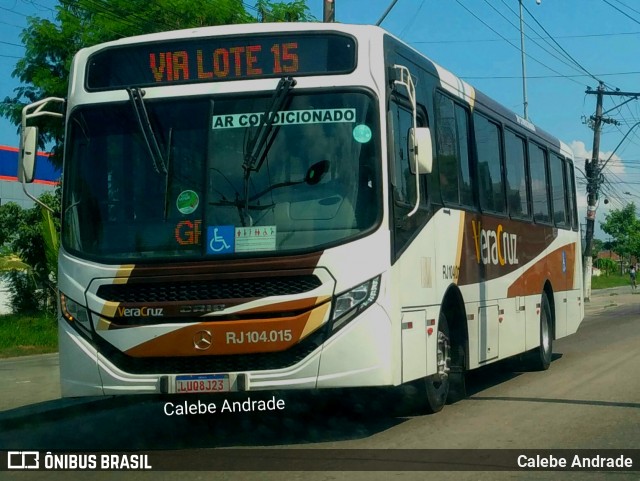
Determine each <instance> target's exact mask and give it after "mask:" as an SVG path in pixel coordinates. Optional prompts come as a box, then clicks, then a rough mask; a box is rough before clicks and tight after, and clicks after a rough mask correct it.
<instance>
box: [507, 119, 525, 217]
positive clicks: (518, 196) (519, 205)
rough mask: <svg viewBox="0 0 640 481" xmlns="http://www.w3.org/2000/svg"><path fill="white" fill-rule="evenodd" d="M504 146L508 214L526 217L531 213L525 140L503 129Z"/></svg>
mask: <svg viewBox="0 0 640 481" xmlns="http://www.w3.org/2000/svg"><path fill="white" fill-rule="evenodd" d="M504 146H505V148H504V151H505V161H506V167H507V186H506V187H507V202H508V204H509V214H511V216H513V217H516V218H528V217H530V215H531V214H530V212H529V191H528V189H527V175H526V172H527V164H526V156H525V152H526V144H525V140H524V138H522V137H520V136H519V135H517V134H516V133H515V132H512V131H511V130H508V129H505V131H504Z"/></svg>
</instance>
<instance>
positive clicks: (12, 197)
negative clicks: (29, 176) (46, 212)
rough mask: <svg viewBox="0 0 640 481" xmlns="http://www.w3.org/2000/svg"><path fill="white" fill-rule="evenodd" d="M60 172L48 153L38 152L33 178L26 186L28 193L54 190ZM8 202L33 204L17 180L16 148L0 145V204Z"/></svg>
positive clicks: (22, 204)
mask: <svg viewBox="0 0 640 481" xmlns="http://www.w3.org/2000/svg"><path fill="white" fill-rule="evenodd" d="M61 174H62V171H61V170H60V169H58V168H57V167H55V166H54V165H53V164H52V163H51V162H50V161H49V154H46V153H44V152H38V157H37V160H36V175H35V180H34V181H33V183H32V184H29V185H28V186H27V189H28V191H29V193H30V194H31V195H33V196H34V197H38V196H40V195H41V194H43V193H44V192H49V191H52V190H54V189H55V187H56V185H57V183H58V181H59V180H60V175H61ZM9 202H15V203H16V204H18V205H20V206H22V207H25V208H28V207H32V206H33V201H32V200H31V199H30V198H29V197H27V195H26V194H25V193H24V191H23V190H22V184H21V183H20V182H18V149H17V148H15V147H7V146H2V145H0V205H4V204H7V203H9Z"/></svg>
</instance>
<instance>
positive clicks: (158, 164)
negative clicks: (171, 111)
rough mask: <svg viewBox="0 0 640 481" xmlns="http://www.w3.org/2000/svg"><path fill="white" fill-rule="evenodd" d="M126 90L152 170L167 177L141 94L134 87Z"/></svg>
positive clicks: (164, 163)
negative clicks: (149, 157)
mask: <svg viewBox="0 0 640 481" xmlns="http://www.w3.org/2000/svg"><path fill="white" fill-rule="evenodd" d="M126 90H127V93H128V94H129V99H130V100H131V105H132V106H133V111H134V112H135V114H136V120H137V121H138V125H139V126H140V132H141V133H142V137H143V138H144V142H145V144H146V145H147V150H148V152H149V155H150V156H151V161H152V162H153V169H154V170H155V171H156V172H157V173H158V174H160V173H162V174H165V175H167V174H168V171H167V166H166V162H165V161H164V157H163V156H162V151H161V150H160V145H159V144H158V139H157V138H156V134H155V132H154V130H153V127H152V126H151V121H150V120H149V114H148V113H147V107H146V106H145V103H144V99H143V98H142V96H143V92H142V91H141V90H140V89H138V88H135V87H131V88H128V89H126Z"/></svg>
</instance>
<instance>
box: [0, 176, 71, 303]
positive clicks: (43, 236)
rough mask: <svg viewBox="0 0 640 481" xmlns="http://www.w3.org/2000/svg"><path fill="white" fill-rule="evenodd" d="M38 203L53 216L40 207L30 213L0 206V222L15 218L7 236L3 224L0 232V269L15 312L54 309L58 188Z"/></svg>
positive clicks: (16, 206)
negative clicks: (0, 240)
mask: <svg viewBox="0 0 640 481" xmlns="http://www.w3.org/2000/svg"><path fill="white" fill-rule="evenodd" d="M39 199H40V201H41V202H43V203H44V204H46V205H48V206H49V207H50V208H52V209H53V211H54V212H53V214H52V213H51V212H49V211H48V210H46V209H44V208H42V207H40V206H39V205H36V206H35V207H32V208H30V209H22V208H21V207H20V206H18V205H17V204H12V203H9V204H5V205H2V206H0V219H6V218H7V216H9V215H13V216H14V217H13V220H12V222H11V231H10V232H9V234H8V235H7V234H3V233H4V232H7V231H9V229H6V228H5V226H6V224H5V223H4V222H3V223H2V224H1V225H2V226H3V227H2V228H0V236H3V235H4V237H2V239H3V242H4V243H3V244H2V246H1V251H0V266H2V267H3V269H1V270H2V271H4V272H5V275H6V276H7V277H8V279H9V292H10V297H11V307H12V308H13V310H14V312H29V311H39V310H42V309H43V308H48V309H50V310H51V309H53V308H54V307H55V295H56V274H57V251H58V232H59V230H60V226H59V220H58V219H59V218H60V188H58V189H56V191H55V192H47V193H44V194H42V195H41V196H40V198H39ZM7 271H8V272H7Z"/></svg>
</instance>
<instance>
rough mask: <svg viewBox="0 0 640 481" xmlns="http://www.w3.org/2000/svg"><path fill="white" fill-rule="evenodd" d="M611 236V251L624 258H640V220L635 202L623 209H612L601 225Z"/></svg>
mask: <svg viewBox="0 0 640 481" xmlns="http://www.w3.org/2000/svg"><path fill="white" fill-rule="evenodd" d="M600 227H601V228H602V230H603V231H604V232H605V233H606V234H608V235H610V236H611V241H610V242H609V244H610V245H611V249H612V250H613V251H614V252H616V253H617V254H618V255H620V256H622V257H628V256H636V257H638V256H640V220H638V216H637V214H636V206H635V204H634V203H633V202H631V203H629V204H627V205H626V206H625V207H623V208H622V209H612V210H611V211H610V212H609V213H608V214H607V215H606V217H605V221H604V222H601V223H600Z"/></svg>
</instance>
